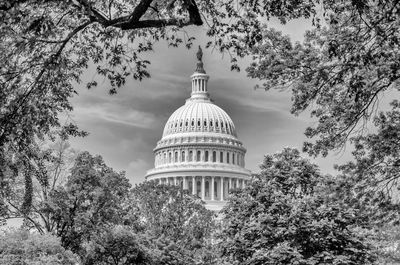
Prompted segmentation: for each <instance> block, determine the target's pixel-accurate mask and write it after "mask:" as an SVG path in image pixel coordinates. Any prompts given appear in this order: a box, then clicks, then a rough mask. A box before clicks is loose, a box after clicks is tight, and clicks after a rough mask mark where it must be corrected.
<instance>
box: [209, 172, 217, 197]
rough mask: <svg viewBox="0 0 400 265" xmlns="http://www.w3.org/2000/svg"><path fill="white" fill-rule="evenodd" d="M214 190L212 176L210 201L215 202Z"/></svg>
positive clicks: (212, 178)
mask: <svg viewBox="0 0 400 265" xmlns="http://www.w3.org/2000/svg"><path fill="white" fill-rule="evenodd" d="M208 187H210V186H208ZM214 189H215V187H214V176H212V177H211V200H212V201H214V200H215V198H214Z"/></svg>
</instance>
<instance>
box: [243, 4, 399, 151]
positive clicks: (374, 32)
mask: <svg viewBox="0 0 400 265" xmlns="http://www.w3.org/2000/svg"><path fill="white" fill-rule="evenodd" d="M399 14H400V3H399V1H396V0H390V1H358V0H357V1H350V0H346V1H331V0H324V1H321V12H320V14H317V16H316V17H315V18H314V20H313V24H314V27H313V28H312V29H311V30H309V31H308V32H307V33H306V35H305V39H304V41H303V42H302V43H295V44H293V43H292V42H291V41H290V39H289V37H287V36H283V35H282V34H281V33H280V32H277V31H275V30H274V29H271V28H268V27H264V28H263V30H262V36H263V38H262V40H261V41H260V42H259V43H258V44H257V45H255V46H254V48H253V50H252V53H253V55H254V59H255V61H254V63H252V65H251V66H250V67H249V68H248V69H247V71H248V74H249V76H251V77H253V78H258V79H260V80H262V81H263V87H264V88H265V89H269V88H273V87H278V88H282V87H284V88H290V89H291V91H292V95H293V105H292V110H291V111H292V113H294V114H299V113H300V112H303V111H304V110H307V109H308V110H310V111H311V116H313V117H315V118H316V119H317V120H318V123H316V125H315V126H314V127H310V128H308V129H307V130H306V135H307V136H308V137H310V138H315V142H308V143H305V145H304V150H305V151H307V152H308V153H309V154H311V155H320V154H321V155H323V156H326V155H327V154H328V152H329V151H330V150H335V149H336V150H337V149H339V148H342V147H343V146H344V144H345V143H346V141H347V139H348V138H349V136H351V135H354V134H356V133H359V132H361V130H362V129H363V128H364V126H365V125H366V124H367V122H368V121H369V120H370V118H371V117H374V116H375V115H376V112H375V111H376V109H377V108H378V102H379V99H380V98H381V97H382V96H383V94H384V93H385V92H387V93H389V94H388V95H391V96H392V97H393V95H395V96H398V95H399V94H398V85H399V83H398V81H399V76H400V71H399V69H400V65H399V59H400V49H399V43H400V42H399V41H400V35H399V32H400V30H399V17H400V16H399Z"/></svg>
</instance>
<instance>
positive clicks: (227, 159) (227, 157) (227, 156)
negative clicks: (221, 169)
mask: <svg viewBox="0 0 400 265" xmlns="http://www.w3.org/2000/svg"><path fill="white" fill-rule="evenodd" d="M226 163H228V164H229V153H226Z"/></svg>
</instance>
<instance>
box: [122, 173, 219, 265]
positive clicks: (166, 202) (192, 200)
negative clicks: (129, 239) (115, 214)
mask: <svg viewBox="0 0 400 265" xmlns="http://www.w3.org/2000/svg"><path fill="white" fill-rule="evenodd" d="M129 202H130V205H131V207H132V208H131V211H130V214H131V220H137V222H135V223H134V225H133V228H134V230H135V231H137V233H138V234H142V235H145V236H146V237H147V240H148V242H149V245H148V247H149V248H151V249H152V251H154V253H155V255H153V260H155V261H157V262H156V264H182V265H183V264H198V263H200V262H202V261H204V260H208V259H210V257H211V256H212V253H211V236H212V233H213V231H214V229H215V224H214V220H213V217H214V214H213V212H211V211H209V210H207V209H206V208H205V207H204V202H202V201H201V199H200V198H198V197H194V196H192V195H190V194H188V192H187V191H184V190H182V189H181V188H180V187H177V186H170V185H158V184H156V183H155V182H153V181H149V182H144V183H142V184H139V185H137V186H136V187H135V188H133V189H132V191H131V197H130V199H129ZM200 264H201V263H200Z"/></svg>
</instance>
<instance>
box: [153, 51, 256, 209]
mask: <svg viewBox="0 0 400 265" xmlns="http://www.w3.org/2000/svg"><path fill="white" fill-rule="evenodd" d="M201 56H202V52H201V49H200V48H199V52H198V53H197V59H198V63H197V68H196V71H195V73H194V74H193V75H192V76H191V81H192V93H191V96H190V98H188V99H187V100H186V103H185V105H183V106H182V107H180V108H178V109H177V110H176V111H175V112H174V113H172V115H171V116H170V117H169V119H168V121H167V123H166V124H165V127H164V131H163V135H162V138H161V139H160V141H158V142H157V145H156V147H155V148H154V149H153V151H154V157H155V160H154V168H152V169H150V170H149V171H147V174H146V179H147V180H154V181H157V182H158V183H162V184H175V185H181V187H182V189H184V190H188V191H189V192H190V193H192V194H194V195H198V196H199V197H201V199H202V200H203V201H205V202H206V207H208V208H209V209H214V210H217V209H221V208H222V206H223V204H224V203H225V201H226V200H227V198H228V196H229V190H230V189H233V188H243V187H245V185H246V184H247V183H248V182H249V181H250V177H251V175H250V171H249V170H247V169H246V168H245V153H246V149H245V148H244V147H243V144H242V142H241V141H240V140H239V139H238V138H237V135H236V130H235V125H234V124H233V122H232V119H231V118H230V117H229V115H228V114H227V113H226V112H225V111H224V110H223V109H221V108H220V107H218V106H217V105H215V104H214V103H213V101H212V100H211V99H210V96H209V94H208V89H207V83H208V79H209V76H208V75H207V74H206V72H205V70H204V68H203V62H202V61H201Z"/></svg>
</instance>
